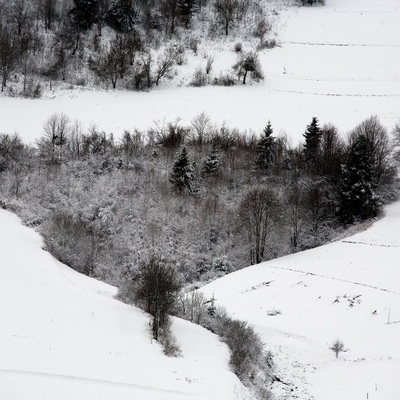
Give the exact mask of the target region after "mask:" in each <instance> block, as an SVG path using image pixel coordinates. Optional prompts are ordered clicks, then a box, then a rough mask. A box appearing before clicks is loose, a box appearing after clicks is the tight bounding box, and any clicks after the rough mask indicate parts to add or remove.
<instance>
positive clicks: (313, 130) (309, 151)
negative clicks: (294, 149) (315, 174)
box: [303, 117, 322, 170]
mask: <svg viewBox="0 0 400 400" xmlns="http://www.w3.org/2000/svg"><path fill="white" fill-rule="evenodd" d="M321 135H322V131H321V129H320V127H319V125H318V119H317V118H316V117H313V119H312V121H311V124H310V125H307V128H306V131H305V132H304V134H303V137H304V138H305V141H306V142H305V144H304V157H305V160H306V163H307V166H308V168H309V169H311V170H315V168H316V167H317V164H318V158H319V153H320V142H321Z"/></svg>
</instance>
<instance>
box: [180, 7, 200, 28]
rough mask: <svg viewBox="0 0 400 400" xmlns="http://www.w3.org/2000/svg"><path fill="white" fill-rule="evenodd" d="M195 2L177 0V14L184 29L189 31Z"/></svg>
mask: <svg viewBox="0 0 400 400" xmlns="http://www.w3.org/2000/svg"><path fill="white" fill-rule="evenodd" d="M195 8H196V1H195V0H178V13H179V17H180V19H181V20H182V22H183V23H184V24H185V28H186V29H189V27H190V21H191V19H192V17H193V14H194V13H195Z"/></svg>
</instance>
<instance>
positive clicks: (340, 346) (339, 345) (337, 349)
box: [329, 338, 345, 358]
mask: <svg viewBox="0 0 400 400" xmlns="http://www.w3.org/2000/svg"><path fill="white" fill-rule="evenodd" d="M329 348H330V349H331V350H332V351H333V352H334V353H335V356H336V358H339V353H341V352H342V351H345V348H344V343H343V342H342V341H341V340H340V339H339V338H338V339H336V340H335V341H334V342H333V343H332V345H331V347H329Z"/></svg>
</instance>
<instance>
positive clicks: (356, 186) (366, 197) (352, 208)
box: [339, 135, 380, 223]
mask: <svg viewBox="0 0 400 400" xmlns="http://www.w3.org/2000/svg"><path fill="white" fill-rule="evenodd" d="M372 182H373V176H372V166H371V158H370V154H369V151H368V140H367V138H366V137H365V136H364V135H360V136H359V137H358V138H357V139H356V141H355V142H354V144H353V145H352V146H351V148H350V153H349V156H348V158H347V161H346V164H345V165H344V166H343V167H342V178H341V184H340V188H339V216H340V219H341V220H342V222H344V223H354V222H355V221H356V220H357V219H360V220H365V219H368V218H371V217H374V216H376V215H377V213H378V211H379V205H380V201H379V198H378V196H376V195H375V194H374V193H373V190H372V189H373V185H372Z"/></svg>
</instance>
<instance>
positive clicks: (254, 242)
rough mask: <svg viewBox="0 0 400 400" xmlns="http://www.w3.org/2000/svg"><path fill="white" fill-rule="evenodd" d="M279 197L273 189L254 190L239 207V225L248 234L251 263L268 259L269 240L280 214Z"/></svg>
mask: <svg viewBox="0 0 400 400" xmlns="http://www.w3.org/2000/svg"><path fill="white" fill-rule="evenodd" d="M278 210H279V202H278V197H277V195H276V194H275V192H274V191H273V190H272V189H269V188H263V189H258V188H257V189H252V190H250V191H249V192H248V193H247V194H246V196H245V197H244V198H243V200H242V202H241V203H240V207H239V224H240V226H241V227H242V228H243V229H244V230H245V232H246V233H247V239H248V242H249V245H250V261H251V263H252V264H258V263H260V262H262V261H264V260H265V259H266V254H267V253H268V247H267V238H268V236H269V235H270V234H271V232H272V231H273V228H274V226H275V221H276V220H277V217H278V214H279V211H278Z"/></svg>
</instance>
